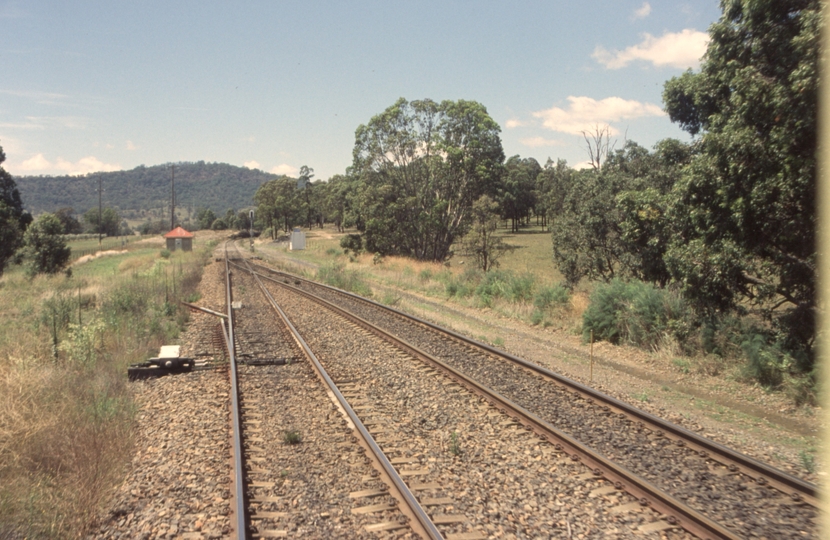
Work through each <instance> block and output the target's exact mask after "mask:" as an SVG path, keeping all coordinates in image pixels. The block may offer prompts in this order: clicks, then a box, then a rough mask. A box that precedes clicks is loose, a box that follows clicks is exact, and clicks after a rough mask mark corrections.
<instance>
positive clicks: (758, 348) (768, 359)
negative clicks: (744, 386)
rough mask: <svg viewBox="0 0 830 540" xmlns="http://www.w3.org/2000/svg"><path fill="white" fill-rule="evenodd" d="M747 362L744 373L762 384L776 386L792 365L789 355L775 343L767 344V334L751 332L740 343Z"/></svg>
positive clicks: (779, 384)
mask: <svg viewBox="0 0 830 540" xmlns="http://www.w3.org/2000/svg"><path fill="white" fill-rule="evenodd" d="M741 348H742V349H743V350H744V354H745V355H746V359H747V362H746V364H745V365H744V374H745V375H746V376H747V377H748V378H750V379H754V380H756V381H758V382H759V383H761V384H762V385H764V386H769V387H771V388H778V387H780V386H781V384H782V383H783V382H784V376H785V374H786V373H788V372H789V371H790V369H791V367H792V366H793V364H794V362H793V359H792V357H791V356H790V355H788V354H787V353H786V352H784V351H782V350H781V347H780V346H779V345H777V344H769V343H768V340H767V336H764V335H761V334H752V335H749V336H748V337H747V339H746V340H745V341H744V342H743V343H741Z"/></svg>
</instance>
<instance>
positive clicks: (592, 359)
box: [588, 330, 594, 383]
mask: <svg viewBox="0 0 830 540" xmlns="http://www.w3.org/2000/svg"><path fill="white" fill-rule="evenodd" d="M588 380H589V382H591V383H593V382H594V331H593V330H591V374H590V377H589V379H588Z"/></svg>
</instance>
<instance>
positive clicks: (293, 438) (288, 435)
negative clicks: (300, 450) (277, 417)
mask: <svg viewBox="0 0 830 540" xmlns="http://www.w3.org/2000/svg"><path fill="white" fill-rule="evenodd" d="M282 442H284V443H285V444H290V445H295V444H300V443H301V442H303V437H302V435H300V432H299V431H297V430H295V429H290V430H286V431H284V432H283V433H282Z"/></svg>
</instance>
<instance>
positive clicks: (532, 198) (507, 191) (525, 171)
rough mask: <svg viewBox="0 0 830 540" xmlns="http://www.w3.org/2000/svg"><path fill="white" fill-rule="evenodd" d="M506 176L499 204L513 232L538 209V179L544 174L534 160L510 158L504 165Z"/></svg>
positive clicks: (500, 192)
mask: <svg viewBox="0 0 830 540" xmlns="http://www.w3.org/2000/svg"><path fill="white" fill-rule="evenodd" d="M504 168H505V174H504V176H503V182H502V187H501V189H500V190H499V195H498V202H499V204H500V205H501V211H502V216H503V217H505V218H506V219H509V220H510V225H511V230H512V231H513V232H516V231H518V230H519V223H521V222H522V221H523V220H524V219H526V218H528V217H529V216H530V213H531V212H532V211H533V210H534V209H535V208H536V194H537V192H536V177H537V176H539V173H540V172H542V167H541V165H539V162H538V161H536V160H535V159H533V158H521V157H519V156H518V155H516V156H512V157H510V158H509V159H508V160H507V162H506V163H505V164H504Z"/></svg>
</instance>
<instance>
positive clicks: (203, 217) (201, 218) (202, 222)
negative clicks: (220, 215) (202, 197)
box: [196, 206, 216, 229]
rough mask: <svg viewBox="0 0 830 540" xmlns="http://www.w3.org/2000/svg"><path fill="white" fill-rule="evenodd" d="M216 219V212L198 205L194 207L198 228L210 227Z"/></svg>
mask: <svg viewBox="0 0 830 540" xmlns="http://www.w3.org/2000/svg"><path fill="white" fill-rule="evenodd" d="M214 221H216V214H215V213H214V212H213V210H211V209H210V208H205V207H201V206H200V207H199V208H197V209H196V227H197V228H198V229H210V228H211V226H213V222H214Z"/></svg>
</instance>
